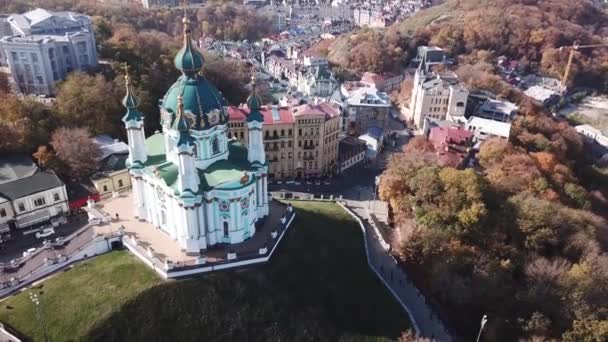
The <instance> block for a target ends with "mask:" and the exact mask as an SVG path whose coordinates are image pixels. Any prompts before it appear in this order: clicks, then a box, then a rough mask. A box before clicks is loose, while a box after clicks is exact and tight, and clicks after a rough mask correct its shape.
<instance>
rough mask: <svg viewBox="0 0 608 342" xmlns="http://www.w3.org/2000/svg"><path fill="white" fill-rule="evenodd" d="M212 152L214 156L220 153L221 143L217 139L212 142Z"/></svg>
mask: <svg viewBox="0 0 608 342" xmlns="http://www.w3.org/2000/svg"><path fill="white" fill-rule="evenodd" d="M211 151H212V153H213V155H216V154H218V153H220V141H219V140H218V138H217V137H215V138H213V140H211Z"/></svg>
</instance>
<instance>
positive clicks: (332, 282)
mask: <svg viewBox="0 0 608 342" xmlns="http://www.w3.org/2000/svg"><path fill="white" fill-rule="evenodd" d="M294 205H295V207H296V210H297V212H298V217H297V219H296V221H294V225H293V226H292V228H291V230H290V231H289V232H288V234H287V235H286V236H285V240H284V242H283V244H282V245H281V246H280V247H279V250H278V251H277V252H278V253H277V254H276V255H275V257H274V259H273V261H272V262H271V263H270V264H268V265H264V266H260V267H256V268H250V269H245V270H240V271H230V272H225V273H219V274H213V275H207V276H203V277H200V278H196V279H189V280H184V281H174V282H164V283H161V284H158V283H159V282H160V281H159V280H158V279H157V278H155V276H154V274H152V272H151V271H149V270H148V269H147V268H146V267H145V266H144V265H143V264H139V263H138V262H137V261H135V260H134V258H133V257H131V256H130V255H128V254H127V253H125V252H118V253H112V254H109V255H106V256H102V257H100V258H97V259H95V260H93V261H91V262H89V263H87V265H80V266H77V267H76V268H75V269H74V270H71V271H69V272H66V273H65V274H62V275H60V276H57V277H55V278H53V279H50V280H48V281H47V282H45V283H44V286H43V288H42V289H41V290H42V291H45V290H46V291H45V292H44V294H42V295H41V298H42V301H43V303H47V302H50V301H51V300H50V299H47V296H48V297H50V296H53V298H54V299H53V303H54V304H53V305H46V304H44V305H45V307H44V310H45V316H46V317H53V322H52V324H53V327H52V337H53V338H52V340H54V341H66V340H69V339H74V340H82V341H104V342H105V341H166V340H175V341H204V340H213V341H247V340H249V341H277V340H283V341H298V340H323V341H326V340H385V339H392V338H395V337H396V336H398V335H399V333H400V332H401V331H403V330H405V329H407V328H408V327H409V323H408V321H407V319H406V315H405V314H404V312H403V311H402V309H401V308H400V307H399V306H398V305H397V303H396V302H395V301H394V299H393V298H392V297H391V295H390V294H389V293H388V291H387V290H386V289H385V288H384V287H383V286H382V285H381V284H380V282H379V281H378V280H377V279H376V278H375V277H374V276H373V274H372V273H371V272H370V270H369V268H368V267H367V265H366V261H365V251H364V248H363V241H362V235H361V232H360V230H359V228H358V226H357V225H356V224H355V222H354V221H353V220H352V219H351V218H350V217H349V216H348V214H347V213H345V212H344V211H343V210H342V209H341V208H340V207H339V206H337V205H335V204H328V203H311V202H306V203H305V202H294ZM98 264H99V265H98ZM127 265H128V266H127ZM125 271H126V272H125ZM100 272H104V273H100ZM100 274H107V275H110V274H115V276H106V277H103V276H102V277H99V275H100ZM130 274H133V275H134V276H133V277H131V278H133V279H131V280H132V281H135V280H136V279H138V278H140V277H141V278H142V279H145V280H139V281H138V283H140V285H137V286H136V285H133V286H132V288H133V289H135V288H139V289H140V290H139V291H135V290H133V291H125V290H124V286H121V285H120V284H117V283H116V281H117V280H126V279H125V278H128V275H130ZM75 277H76V278H78V279H79V281H78V283H79V284H80V286H81V287H82V288H89V287H90V288H91V289H92V290H91V292H94V293H96V295H94V296H92V295H91V294H89V295H83V294H81V293H80V292H83V291H87V292H89V291H88V290H82V291H81V290H79V289H74V288H70V291H64V290H63V289H62V284H64V283H70V282H75V281H76V280H75V279H74V278H75ZM149 278H151V279H149ZM51 284H53V285H52V286H51ZM51 289H52V291H51ZM93 289H94V290H93ZM89 296H92V297H93V298H101V297H105V298H107V303H106V304H107V306H111V307H112V310H109V311H108V310H98V305H95V304H94V303H92V302H91V299H90V298H89ZM60 297H61V298H60ZM62 302H63V303H67V305H68V306H69V307H73V308H80V311H78V310H74V311H69V312H68V311H65V310H63V309H60V306H61V304H59V303H62ZM7 305H11V306H13V307H14V308H13V309H11V310H8V309H7V308H6V306H7ZM16 313H18V314H16ZM32 317H34V316H33V312H32V307H31V304H30V303H29V302H28V299H27V296H26V294H20V295H18V296H16V297H13V298H10V299H8V300H7V301H6V302H4V303H2V307H1V308H0V320H2V321H6V322H8V323H9V324H11V325H13V326H14V327H15V328H17V329H19V330H21V331H23V332H24V333H26V334H28V335H30V336H34V338H35V339H36V340H41V335H40V332H39V331H37V330H36V326H35V320H33V319H32ZM93 317H94V318H93ZM76 322H80V323H78V324H76ZM49 323H51V322H50V320H49ZM49 325H51V324H49Z"/></svg>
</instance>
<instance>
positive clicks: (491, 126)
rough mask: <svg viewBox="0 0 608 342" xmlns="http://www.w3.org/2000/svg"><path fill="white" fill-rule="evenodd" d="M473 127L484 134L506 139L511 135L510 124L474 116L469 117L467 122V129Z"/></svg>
mask: <svg viewBox="0 0 608 342" xmlns="http://www.w3.org/2000/svg"><path fill="white" fill-rule="evenodd" d="M471 127H474V130H479V131H481V132H483V133H486V134H491V135H495V136H499V137H505V138H508V137H509V134H510V133H511V124H510V123H508V122H502V121H495V120H490V119H485V118H480V117H476V116H471V117H470V118H469V120H468V121H467V129H471Z"/></svg>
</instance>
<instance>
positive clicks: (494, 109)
mask: <svg viewBox="0 0 608 342" xmlns="http://www.w3.org/2000/svg"><path fill="white" fill-rule="evenodd" d="M517 109H518V108H517V105H516V104H515V103H512V102H509V101H505V100H494V99H487V100H486V101H485V102H484V103H482V104H481V106H479V109H478V110H477V111H476V112H475V116H478V117H481V118H485V119H491V120H494V121H503V122H511V121H513V119H514V118H515V115H516V114H517Z"/></svg>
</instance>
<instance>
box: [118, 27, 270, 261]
mask: <svg viewBox="0 0 608 342" xmlns="http://www.w3.org/2000/svg"><path fill="white" fill-rule="evenodd" d="M184 21H185V25H184V27H185V29H184V35H185V38H184V46H183V47H182V49H181V50H180V51H179V52H178V53H177V55H176V57H175V67H176V68H177V69H179V70H180V71H181V73H182V75H181V76H180V77H179V79H178V80H177V81H176V82H175V83H174V84H173V85H172V86H171V88H169V90H168V91H167V94H166V95H165V97H164V98H163V100H162V104H161V125H162V130H163V131H162V133H156V134H154V135H152V136H149V137H148V138H147V139H146V138H145V135H144V131H143V115H142V114H141V113H140V112H139V111H138V110H137V107H138V105H139V99H138V98H137V97H136V96H135V95H134V94H133V90H132V88H131V85H130V83H129V80H128V77H127V94H126V96H125V98H124V99H123V105H124V106H125V107H126V108H127V113H126V115H125V116H124V117H123V122H124V123H125V126H126V129H127V133H128V144H129V159H128V161H127V162H128V165H129V172H130V174H131V183H132V186H133V193H134V198H135V206H136V210H135V212H136V216H137V218H138V219H140V220H145V221H147V222H149V223H151V224H152V225H153V226H155V227H157V228H159V229H160V230H162V231H163V232H165V233H166V234H167V239H173V240H175V241H177V243H178V244H179V246H181V248H182V249H184V250H185V251H186V253H188V254H199V253H200V251H201V250H204V249H207V248H209V247H211V246H214V245H218V244H236V243H240V242H243V241H245V240H247V239H249V238H251V237H252V236H253V235H254V234H255V232H256V223H257V222H258V220H259V219H261V218H263V217H265V216H267V215H268V188H267V168H268V163H267V161H266V155H265V152H264V142H263V138H262V126H263V122H264V117H263V116H262V114H260V108H261V100H260V98H259V97H258V96H257V94H256V91H255V81H253V82H252V85H253V90H252V95H251V96H250V97H249V99H248V101H247V102H248V107H249V108H250V113H249V115H248V116H247V119H246V124H247V128H248V139H247V141H248V146H249V148H248V149H247V148H246V147H245V146H243V145H242V144H240V143H238V142H237V141H235V140H229V139H228V136H227V130H228V125H227V123H228V113H227V108H226V102H225V100H224V97H223V96H222V94H221V93H220V92H219V91H218V90H217V89H216V88H215V87H214V86H213V85H212V84H211V83H209V82H208V81H207V80H206V79H205V78H204V77H203V76H201V74H200V71H201V70H202V68H203V63H204V61H203V56H202V54H201V53H200V52H199V51H198V50H197V49H196V48H194V47H193V46H192V42H191V38H190V25H189V22H188V21H187V20H186V19H184Z"/></svg>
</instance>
